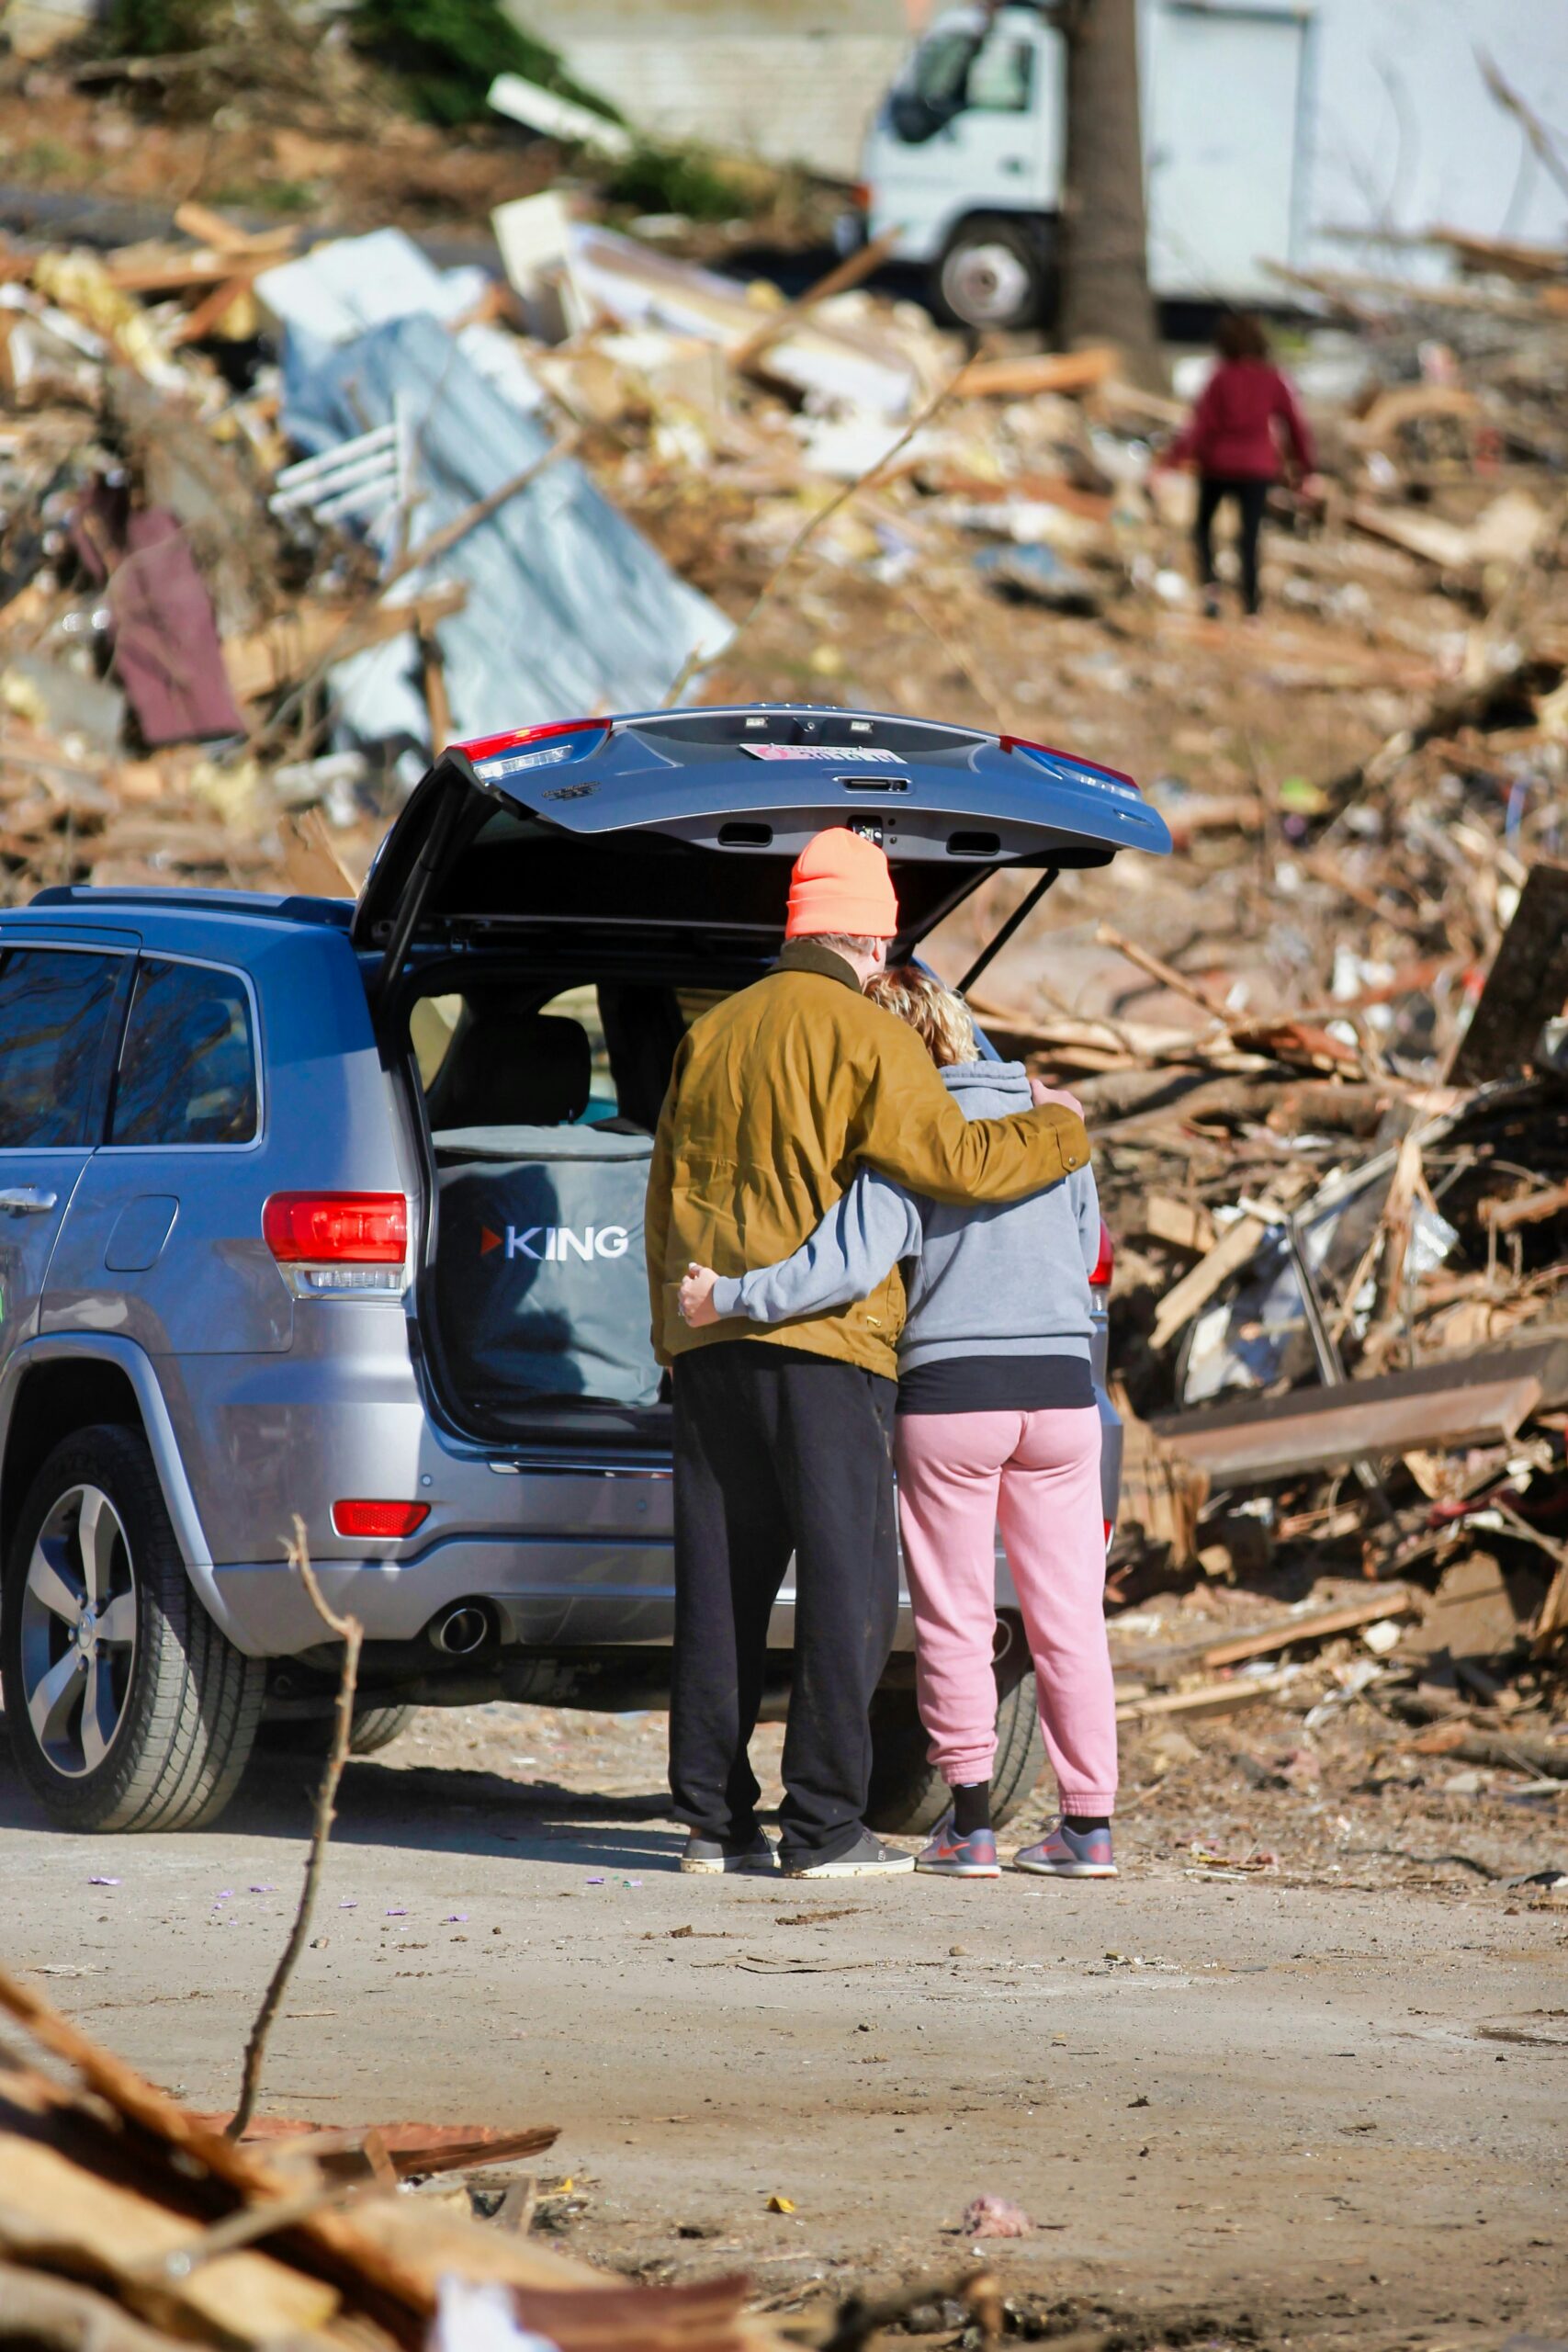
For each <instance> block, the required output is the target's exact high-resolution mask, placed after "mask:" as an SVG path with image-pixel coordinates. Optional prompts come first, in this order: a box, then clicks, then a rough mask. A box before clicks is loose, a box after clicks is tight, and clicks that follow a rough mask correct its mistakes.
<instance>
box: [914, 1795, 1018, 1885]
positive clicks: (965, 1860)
mask: <svg viewBox="0 0 1568 2352" xmlns="http://www.w3.org/2000/svg"><path fill="white" fill-rule="evenodd" d="M915 1868H916V1869H917V1870H918V1871H931V1873H932V1875H933V1876H935V1877H937V1878H1000V1876H1001V1874H1002V1872H1001V1865H1000V1863H999V1862H998V1860H997V1837H996V1832H995V1830H994V1829H972V1830H971V1831H970V1832H969V1835H968V1837H967V1838H960V1837H959V1835H958V1833H957V1831H956V1830H955V1829H954V1827H953V1815H952V1813H951V1811H950V1812H948V1813H947V1814H945V1815H943V1816H942V1820H941V1821H939V1822H938V1823H937V1826H936V1828H935V1830H934V1831H933V1832H932V1835H931V1844H930V1845H929V1846H928V1847H927V1848H926V1849H925V1851H924V1852H923V1853H920V1854H917V1855H916V1856H915Z"/></svg>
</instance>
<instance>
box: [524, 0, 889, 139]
mask: <svg viewBox="0 0 1568 2352" xmlns="http://www.w3.org/2000/svg"><path fill="white" fill-rule="evenodd" d="M503 5H504V6H505V8H506V12H507V14H508V15H509V16H511V17H513V19H514V20H515V21H516V22H517V23H518V24H520V25H522V26H523V27H524V28H525V29H526V30H527V31H529V32H532V33H536V34H537V36H538V38H539V39H540V40H546V41H548V42H549V44H550V46H551V47H552V48H553V49H556V50H558V51H559V52H560V55H561V57H562V59H563V60H564V62H565V63H566V65H567V68H568V70H569V71H570V73H571V74H573V75H574V76H575V77H576V79H577V80H578V81H580V82H581V83H582V85H584V87H585V88H587V89H592V90H597V91H599V92H600V93H602V95H603V96H605V97H606V98H609V99H610V100H611V101H612V102H613V103H614V104H615V106H617V107H620V109H621V111H622V112H623V113H624V114H625V116H626V119H627V121H628V122H633V123H636V124H637V128H638V129H639V130H647V131H650V132H652V133H654V134H655V135H656V136H658V137H660V138H663V139H671V140H681V139H697V140H703V141H707V142H708V143H709V144H711V145H713V146H716V147H727V148H732V149H735V150H736V151H738V152H739V153H741V154H746V155H755V156H758V157H760V158H761V159H762V160H763V161H765V162H768V163H773V164H793V163H803V164H808V165H809V166H810V168H811V169H812V170H814V171H818V172H821V173H824V174H826V175H828V176H829V177H833V178H839V179H845V180H850V179H853V178H854V176H855V173H856V168H857V162H858V158H859V154H860V146H861V139H862V136H863V132H864V130H865V124H866V119H867V117H868V116H869V115H870V113H871V111H872V109H873V107H874V106H875V104H876V101H877V99H878V98H879V97H880V96H881V94H882V92H883V90H884V89H885V88H886V85H887V84H888V82H889V81H890V80H891V79H892V76H893V73H894V70H895V68H896V66H897V62H898V60H899V58H900V56H901V55H902V54H903V51H904V50H905V48H906V46H907V45H908V38H909V26H908V17H907V15H906V11H905V6H904V0H503Z"/></svg>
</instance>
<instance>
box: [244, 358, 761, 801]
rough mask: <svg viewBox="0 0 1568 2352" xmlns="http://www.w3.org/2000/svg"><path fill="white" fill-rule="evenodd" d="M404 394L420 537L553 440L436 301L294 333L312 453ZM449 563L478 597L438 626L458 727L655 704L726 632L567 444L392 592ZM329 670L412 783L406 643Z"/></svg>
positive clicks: (425, 585)
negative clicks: (310, 338) (402, 313)
mask: <svg viewBox="0 0 1568 2352" xmlns="http://www.w3.org/2000/svg"><path fill="white" fill-rule="evenodd" d="M399 399H400V400H401V401H402V402H403V404H404V406H405V409H406V413H407V415H408V419H409V424H410V428H411V432H412V440H413V494H414V502H415V503H414V505H413V509H412V514H411V515H410V516H409V517H408V526H407V535H406V536H407V542H408V544H409V545H411V546H417V545H418V543H419V542H420V541H421V540H422V539H423V538H425V537H428V536H429V535H430V534H431V533H432V532H434V531H436V530H439V529H440V528H441V527H442V526H444V525H445V524H447V523H450V522H453V521H455V520H456V519H457V516H458V515H461V514H463V513H464V511H465V510H466V509H467V508H468V507H469V506H471V505H473V504H474V503H476V502H477V501H478V500H479V499H482V498H484V497H486V496H487V495H489V494H490V493H491V492H493V491H495V490H498V489H499V488H500V487H501V486H502V483H504V482H506V481H509V480H510V479H511V478H512V477H513V476H514V475H516V474H519V473H521V472H523V471H524V470H525V468H526V467H528V466H529V465H530V464H532V463H534V462H536V460H537V459H538V458H542V457H544V456H545V455H546V454H547V451H548V449H549V447H550V446H551V436H550V434H549V431H548V429H547V426H546V425H545V424H541V423H540V422H539V421H537V420H536V419H535V418H533V417H528V416H524V415H521V414H520V413H518V411H517V409H516V408H515V407H514V406H513V403H512V402H511V401H508V400H506V399H505V398H504V397H503V396H502V394H501V393H500V392H498V391H497V390H495V389H494V387H493V386H492V385H491V384H490V383H488V382H487V381H486V380H485V379H484V377H483V376H482V375H481V374H480V373H479V370H478V369H477V368H475V367H474V366H473V365H472V363H471V361H470V360H469V359H468V356H466V354H465V353H464V352H463V351H462V350H461V349H460V348H459V347H458V346H457V345H456V344H454V342H453V341H452V338H451V337H450V335H448V334H446V331H445V330H444V329H443V328H442V327H440V326H439V325H438V324H437V323H436V322H435V321H434V319H431V318H428V317H412V318H403V319H397V320H393V321H391V322H389V324H387V325H386V326H383V327H379V328H377V329H376V330H375V331H374V332H372V333H371V334H364V335H360V336H359V337H357V338H356V339H355V341H353V342H351V343H348V344H345V345H343V346H342V347H341V348H339V349H337V350H335V351H333V352H332V353H331V354H330V355H329V356H326V357H325V358H322V359H319V360H318V361H317V362H316V364H314V365H303V364H300V363H299V361H298V359H297V357H296V355H295V354H294V353H293V351H292V349H291V351H290V357H289V368H288V391H287V399H286V405H285V413H284V424H285V427H286V430H287V431H288V434H289V435H290V436H291V438H293V439H294V440H295V441H296V442H298V443H299V446H300V447H302V448H303V449H305V450H307V451H308V452H310V453H311V454H314V453H316V452H318V451H320V450H323V449H328V448H332V447H335V446H336V445H337V444H338V443H340V442H343V441H347V440H351V439H353V438H355V436H356V435H360V434H362V433H364V432H365V431H367V429H368V428H370V427H372V426H375V425H378V424H389V423H390V422H391V418H392V413H393V403H394V401H397V400H399ZM389 529H390V526H389ZM392 544H393V542H392V539H391V537H390V536H388V537H387V538H386V541H385V545H386V548H387V549H388V550H389V549H390V548H391V546H392ZM454 578H457V579H461V580H464V581H466V582H468V604H467V605H466V606H465V608H464V610H463V611H462V612H461V613H459V614H457V615H454V616H452V617H451V618H450V619H448V620H445V621H443V622H441V623H440V624H439V627H438V628H437V632H436V634H437V636H438V638H439V640H440V645H441V651H442V658H443V662H444V664H445V668H446V690H447V695H448V698H449V701H450V705H451V713H452V723H453V727H454V729H455V730H456V731H457V733H458V734H463V735H468V734H476V735H477V734H480V733H483V732H484V731H485V730H487V729H497V728H501V727H517V726H523V725H527V724H529V723H530V722H537V721H540V720H544V719H547V718H556V717H558V716H562V715H567V714H571V713H576V712H582V711H592V710H594V709H605V708H610V709H615V708H625V707H628V706H629V707H632V708H634V709H635V708H636V707H638V706H639V705H642V706H647V705H649V704H657V703H658V702H659V701H660V699H661V697H662V696H663V695H664V694H665V692H666V691H667V690H668V687H669V685H670V682H671V679H672V678H673V677H674V676H675V675H676V673H678V672H679V671H680V669H681V668H682V664H683V663H684V662H686V661H687V659H688V657H689V656H691V655H692V654H693V653H694V652H695V653H697V654H698V655H699V656H700V658H701V659H703V660H705V661H706V660H711V659H712V658H713V657H714V656H716V654H718V653H719V652H721V651H722V650H723V649H724V647H725V646H726V645H727V644H728V640H729V636H730V624H729V622H728V620H727V618H726V617H725V616H724V615H723V614H722V613H721V612H720V611H719V610H718V608H717V606H716V605H713V604H711V603H710V602H709V600H708V599H707V598H706V597H705V596H703V595H700V594H698V593H697V591H696V590H695V589H694V588H689V587H688V586H687V585H686V583H685V582H683V581H682V580H681V579H679V578H678V577H677V576H676V574H675V573H674V572H673V571H671V569H670V567H669V565H668V564H667V563H666V562H665V561H664V560H663V558H662V557H661V556H660V554H659V553H658V552H657V550H656V549H655V548H652V547H651V546H650V545H649V542H648V541H647V540H646V539H645V538H644V537H642V535H641V533H640V532H639V531H637V529H636V527H635V526H633V525H632V524H631V523H629V522H627V520H626V517H625V516H624V515H620V514H619V513H617V511H616V510H615V507H613V506H612V505H611V504H610V503H609V502H608V500H606V499H604V497H602V496H601V495H600V493H599V492H598V491H597V490H596V489H595V488H594V486H593V484H592V481H590V479H589V477H588V475H587V474H586V472H585V471H584V470H583V469H582V467H581V466H580V465H579V464H578V463H577V462H576V461H575V460H574V459H573V458H561V459H559V460H558V462H557V463H556V464H555V465H553V466H551V467H550V468H549V469H548V470H547V472H545V473H543V474H541V475H540V476H539V478H538V479H537V481H534V482H532V483H530V484H529V486H528V487H527V488H526V489H525V490H522V491H520V492H518V493H517V495H516V496H515V497H513V498H511V499H509V500H508V501H507V502H506V503H505V504H504V505H503V506H502V508H501V509H500V511H499V512H498V513H496V514H495V515H491V517H490V518H489V519H488V520H487V521H485V522H483V523H480V524H478V525H477V526H475V527H474V528H473V529H472V530H469V531H468V532H466V533H465V534H464V535H463V537H461V538H460V539H459V540H458V541H457V545H456V546H455V547H454V548H452V549H451V550H450V552H449V553H448V554H446V556H444V557H443V558H441V559H440V560H439V561H438V562H437V563H436V564H435V565H434V566H432V567H429V568H428V569H421V570H418V571H413V572H411V573H410V574H409V575H408V577H407V578H406V579H405V580H403V581H400V582H399V584H398V587H397V588H396V589H395V590H394V591H393V596H394V599H395V600H396V601H398V602H404V601H407V600H408V599H409V598H410V597H412V596H414V595H418V594H423V593H424V592H425V591H427V590H428V589H429V588H430V587H431V586H432V585H434V582H435V581H436V580H437V579H440V580H451V579H454ZM332 687H333V695H334V698H335V700H336V703H337V706H338V714H339V737H340V740H341V741H345V742H347V743H352V744H362V745H367V746H368V745H373V744H388V745H390V746H392V747H394V748H396V749H398V750H401V751H406V752H409V754H410V755H411V756H410V759H409V763H408V768H407V775H408V781H409V782H410V783H411V784H412V782H413V781H414V779H415V777H416V776H417V775H418V773H419V771H420V770H421V769H422V768H423V766H424V764H425V756H424V755H425V754H426V753H427V752H428V748H429V741H430V730H429V720H428V717H427V714H426V710H425V705H424V696H423V685H422V682H421V673H420V668H419V663H418V659H417V655H416V653H415V652H414V650H413V649H412V645H411V643H410V642H408V641H406V640H403V641H399V640H394V641H392V642H390V643H389V644H386V645H383V646H378V647H376V648H373V649H372V650H369V651H367V652H366V653H363V654H359V655H356V656H355V658H354V659H353V660H352V661H349V662H344V663H342V664H340V666H339V667H338V668H337V669H335V670H334V671H333V673H332Z"/></svg>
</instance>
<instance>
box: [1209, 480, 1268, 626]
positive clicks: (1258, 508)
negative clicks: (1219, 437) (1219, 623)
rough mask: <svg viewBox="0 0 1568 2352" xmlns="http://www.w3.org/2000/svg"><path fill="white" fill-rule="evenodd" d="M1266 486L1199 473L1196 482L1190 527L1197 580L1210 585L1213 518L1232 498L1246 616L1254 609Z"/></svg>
mask: <svg viewBox="0 0 1568 2352" xmlns="http://www.w3.org/2000/svg"><path fill="white" fill-rule="evenodd" d="M1227 498H1234V499H1235V503H1236V513H1237V515H1238V517H1239V518H1240V525H1241V527H1240V530H1239V532H1238V534H1237V537H1236V551H1237V553H1238V554H1239V555H1240V557H1241V600H1242V603H1243V604H1244V605H1246V607H1247V611H1248V612H1249V613H1255V612H1256V611H1257V610H1258V532H1259V531H1260V530H1261V529H1262V527H1263V509H1264V507H1265V505H1266V504H1267V503H1268V499H1269V483H1268V482H1266V481H1259V480H1258V478H1257V476H1256V475H1247V474H1201V475H1200V476H1199V480H1198V515H1197V519H1196V521H1195V522H1194V523H1193V526H1192V538H1193V543H1194V545H1195V546H1196V548H1197V549H1198V578H1199V580H1200V582H1201V584H1202V585H1203V586H1204V587H1205V588H1212V587H1213V584H1214V516H1215V515H1216V514H1217V513H1218V512H1219V509H1220V505H1221V503H1222V502H1223V501H1224V500H1225V499H1227Z"/></svg>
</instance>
